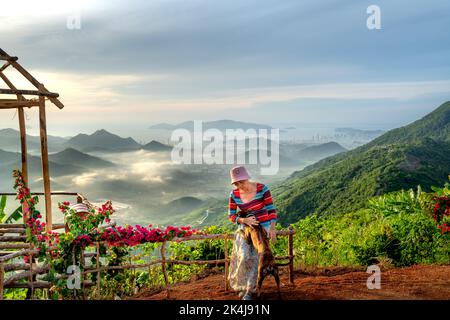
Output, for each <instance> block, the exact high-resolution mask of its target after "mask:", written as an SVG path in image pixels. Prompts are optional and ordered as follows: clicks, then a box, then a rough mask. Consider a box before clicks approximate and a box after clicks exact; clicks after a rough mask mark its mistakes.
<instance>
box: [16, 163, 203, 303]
mask: <svg viewBox="0 0 450 320" xmlns="http://www.w3.org/2000/svg"><path fill="white" fill-rule="evenodd" d="M13 177H14V178H15V184H14V188H15V189H16V191H17V199H18V200H20V202H21V204H22V206H23V208H24V213H23V216H24V222H25V223H26V227H27V228H26V234H27V241H28V242H30V243H32V244H34V246H35V247H36V249H37V250H38V252H39V261H42V260H43V259H44V258H45V261H46V263H48V265H49V268H50V270H49V273H48V274H47V275H46V277H45V280H47V281H50V282H52V283H53V284H54V286H53V288H52V290H51V291H52V292H54V293H55V294H56V296H55V297H61V296H73V292H72V291H69V290H68V289H67V288H66V281H65V279H63V278H61V277H58V276H57V274H60V275H61V274H65V273H66V270H67V268H68V267H69V266H70V265H73V264H76V265H80V261H81V257H82V254H81V253H82V252H83V251H84V249H85V247H87V246H89V245H91V244H93V243H95V242H99V243H100V255H101V256H105V254H106V247H105V244H106V245H107V246H109V247H112V248H111V249H112V252H113V256H115V257H119V256H120V259H115V260H114V259H113V260H111V259H110V260H109V262H110V264H111V263H112V264H113V265H118V264H120V263H121V262H122V260H123V258H124V257H125V255H127V254H128V251H127V250H126V248H127V247H131V246H136V245H139V244H143V243H156V242H163V241H169V240H173V239H174V238H181V237H189V236H191V235H193V234H199V232H198V231H197V230H193V229H191V228H190V227H189V226H183V227H174V226H168V227H166V228H165V229H160V228H154V227H153V226H152V225H149V226H148V227H143V226H140V225H136V226H134V227H133V226H130V225H126V226H125V227H121V226H118V227H117V228H114V227H108V228H106V229H103V228H100V226H101V224H102V223H104V222H106V223H108V222H110V216H111V215H112V214H113V213H114V211H115V210H114V208H113V207H112V203H111V201H107V202H106V203H104V204H103V205H102V206H101V207H99V208H97V209H95V208H91V209H90V210H89V212H88V213H87V214H86V215H81V214H79V213H77V212H76V210H74V209H72V208H71V204H70V202H67V201H65V202H61V203H59V204H58V206H59V209H60V210H61V212H62V213H63V214H64V216H65V221H66V223H67V225H68V227H69V231H68V232H66V233H62V234H59V233H55V232H52V231H48V232H47V231H46V230H45V226H46V225H45V223H44V222H41V221H40V219H41V218H42V216H41V214H40V212H39V211H38V210H37V209H36V205H37V203H38V202H39V198H38V197H37V196H35V197H31V194H30V190H29V188H27V187H26V186H25V183H24V180H23V177H22V173H21V172H20V171H19V170H14V171H13ZM121 248H122V249H121ZM119 253H120V254H119ZM24 260H25V262H26V263H28V262H29V261H28V257H24ZM81 265H82V264H81ZM81 271H84V270H81ZM116 273H117V271H116Z"/></svg>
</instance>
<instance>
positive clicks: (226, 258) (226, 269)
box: [223, 238, 228, 291]
mask: <svg viewBox="0 0 450 320" xmlns="http://www.w3.org/2000/svg"><path fill="white" fill-rule="evenodd" d="M223 250H224V251H225V291H228V239H226V238H225V239H224V244H223Z"/></svg>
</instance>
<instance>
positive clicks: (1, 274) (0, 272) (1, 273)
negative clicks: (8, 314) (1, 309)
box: [0, 263, 5, 300]
mask: <svg viewBox="0 0 450 320" xmlns="http://www.w3.org/2000/svg"><path fill="white" fill-rule="evenodd" d="M4 282H5V269H4V268H3V263H0V300H3V285H4Z"/></svg>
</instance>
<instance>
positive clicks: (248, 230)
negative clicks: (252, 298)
mask: <svg viewBox="0 0 450 320" xmlns="http://www.w3.org/2000/svg"><path fill="white" fill-rule="evenodd" d="M244 234H245V239H246V240H247V241H248V243H249V244H253V247H254V248H255V249H256V251H257V252H258V254H259V265H258V280H257V296H258V298H259V296H260V294H261V286H262V283H263V281H264V278H265V277H266V276H268V275H269V274H271V275H273V277H274V278H275V281H276V283H277V288H278V297H279V299H280V300H281V291H280V276H279V275H278V266H277V264H276V263H275V258H274V256H273V254H272V250H270V246H269V238H268V236H267V231H266V229H264V227H262V226H260V225H256V226H245V229H244Z"/></svg>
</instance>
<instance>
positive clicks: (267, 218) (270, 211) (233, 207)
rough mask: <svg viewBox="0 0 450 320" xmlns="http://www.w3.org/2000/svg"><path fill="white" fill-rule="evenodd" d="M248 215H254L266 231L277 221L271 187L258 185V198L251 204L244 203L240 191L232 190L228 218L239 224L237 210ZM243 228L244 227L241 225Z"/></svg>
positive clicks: (250, 202)
mask: <svg viewBox="0 0 450 320" xmlns="http://www.w3.org/2000/svg"><path fill="white" fill-rule="evenodd" d="M238 208H239V209H240V210H241V211H245V212H248V213H253V214H255V216H256V220H258V221H259V223H260V225H261V226H262V227H264V228H266V229H268V228H269V227H270V223H271V222H272V221H274V222H276V221H277V212H276V209H275V206H274V204H273V201H272V195H271V193H270V190H269V187H267V186H266V185H265V184H263V183H258V182H257V183H256V196H255V197H254V198H253V200H251V201H249V202H245V203H244V202H242V200H241V196H240V191H239V189H234V190H231V192H230V198H229V203H228V218H229V219H230V221H231V222H233V223H236V224H237V223H238V222H237V218H238V216H237V213H238V211H237V209H238ZM239 227H240V228H243V225H242V224H240V225H239Z"/></svg>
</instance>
